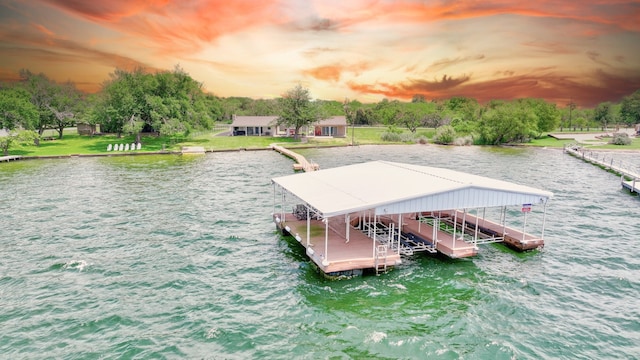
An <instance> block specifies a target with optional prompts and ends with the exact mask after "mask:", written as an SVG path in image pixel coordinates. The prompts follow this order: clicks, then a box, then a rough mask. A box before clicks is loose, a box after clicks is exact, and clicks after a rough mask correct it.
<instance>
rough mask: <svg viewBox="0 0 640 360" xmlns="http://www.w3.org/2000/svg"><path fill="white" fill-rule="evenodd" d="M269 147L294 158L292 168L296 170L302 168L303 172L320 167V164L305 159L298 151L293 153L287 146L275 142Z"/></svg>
mask: <svg viewBox="0 0 640 360" xmlns="http://www.w3.org/2000/svg"><path fill="white" fill-rule="evenodd" d="M271 148H272V149H273V150H275V151H277V152H279V153H281V154H282V155H284V156H286V157H288V158H291V159H293V160H295V161H296V163H295V164H293V170H296V171H300V170H304V171H305V172H310V171H316V170H319V169H320V165H318V164H316V163H312V162H309V161H307V159H306V158H305V157H304V156H302V155H300V154H298V153H295V152H293V151H291V150H289V149H287V148H284V147H282V146H280V145H277V144H271Z"/></svg>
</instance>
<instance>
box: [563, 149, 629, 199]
mask: <svg viewBox="0 0 640 360" xmlns="http://www.w3.org/2000/svg"><path fill="white" fill-rule="evenodd" d="M564 151H565V152H566V153H567V154H569V155H572V156H574V157H576V158H578V159H582V160H583V161H586V162H588V163H591V164H593V165H596V166H599V167H601V168H603V169H605V170H608V171H611V172H613V173H616V174H618V175H620V184H621V185H622V188H624V189H627V190H629V191H630V192H631V193H640V170H639V169H638V167H637V166H635V165H633V164H629V163H625V162H623V161H620V160H615V159H614V158H613V156H610V157H609V158H607V153H605V152H597V151H590V150H587V149H584V148H582V147H581V146H578V145H569V146H565V148H564Z"/></svg>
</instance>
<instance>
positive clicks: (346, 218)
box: [344, 214, 351, 242]
mask: <svg viewBox="0 0 640 360" xmlns="http://www.w3.org/2000/svg"><path fill="white" fill-rule="evenodd" d="M344 217H345V223H346V224H345V226H346V229H345V234H346V235H345V236H346V238H347V241H346V242H349V227H350V225H351V214H346V215H345V216H344Z"/></svg>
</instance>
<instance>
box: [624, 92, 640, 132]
mask: <svg viewBox="0 0 640 360" xmlns="http://www.w3.org/2000/svg"><path fill="white" fill-rule="evenodd" d="M620 118H621V120H622V121H623V122H624V123H625V124H627V125H635V124H640V90H636V91H635V92H634V93H633V94H631V95H628V96H625V97H624V98H622V101H621V102H620Z"/></svg>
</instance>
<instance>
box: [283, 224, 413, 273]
mask: <svg viewBox="0 0 640 360" xmlns="http://www.w3.org/2000/svg"><path fill="white" fill-rule="evenodd" d="M279 220H280V219H279V217H278V214H275V215H274V221H275V223H276V225H277V227H278V229H279V230H281V231H282V230H284V231H283V234H285V235H286V233H288V234H290V235H291V236H293V237H294V238H295V239H296V240H298V242H299V243H300V244H301V245H302V246H303V247H304V248H305V251H306V254H307V256H309V258H310V259H311V260H312V261H313V262H314V263H315V264H316V266H317V267H318V268H319V269H320V270H322V272H324V273H325V274H328V275H333V274H336V275H338V274H339V273H348V272H350V271H354V270H356V271H357V270H363V269H374V270H375V269H377V268H380V267H384V268H385V269H386V268H387V267H393V266H395V265H397V264H399V263H400V262H401V259H400V254H399V253H398V252H397V251H396V250H393V249H390V248H387V251H386V255H385V256H384V257H383V258H380V257H378V258H376V249H377V245H382V244H380V243H377V242H374V240H373V239H372V238H370V237H368V236H367V235H366V234H364V233H363V232H362V231H360V230H358V229H356V228H355V227H353V226H351V227H350V230H349V240H348V241H347V239H346V236H345V233H344V232H342V231H340V230H336V228H343V226H344V225H345V223H344V222H340V221H336V220H335V219H330V220H329V221H330V223H331V222H332V223H333V225H332V226H330V227H329V233H328V236H326V237H325V224H324V223H323V222H322V221H321V220H309V223H310V236H309V242H308V243H307V220H298V219H297V218H296V217H295V216H293V215H291V214H287V215H286V219H285V221H279ZM345 232H346V231H345ZM325 240H326V243H325Z"/></svg>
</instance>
